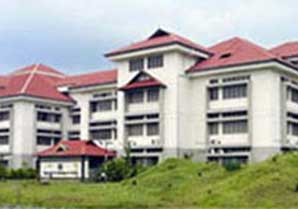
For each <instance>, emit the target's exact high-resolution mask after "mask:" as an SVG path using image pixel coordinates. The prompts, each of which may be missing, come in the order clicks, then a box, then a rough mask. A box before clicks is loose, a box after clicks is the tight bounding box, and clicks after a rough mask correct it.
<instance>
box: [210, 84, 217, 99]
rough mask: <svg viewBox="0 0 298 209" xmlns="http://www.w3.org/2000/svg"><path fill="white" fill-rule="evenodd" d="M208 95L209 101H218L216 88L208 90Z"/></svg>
mask: <svg viewBox="0 0 298 209" xmlns="http://www.w3.org/2000/svg"><path fill="white" fill-rule="evenodd" d="M208 94H209V100H210V101H214V100H218V88H217V87H213V88H209V92H208Z"/></svg>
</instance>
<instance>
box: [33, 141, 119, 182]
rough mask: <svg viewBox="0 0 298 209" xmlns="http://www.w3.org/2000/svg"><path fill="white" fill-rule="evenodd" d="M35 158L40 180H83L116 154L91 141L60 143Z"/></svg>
mask: <svg viewBox="0 0 298 209" xmlns="http://www.w3.org/2000/svg"><path fill="white" fill-rule="evenodd" d="M37 156H38V164H39V166H38V167H39V175H40V178H42V179H43V178H49V179H82V180H85V179H88V178H90V177H91V176H92V173H94V172H96V171H98V169H99V167H100V165H101V164H102V163H104V162H105V161H106V160H109V159H111V158H114V157H115V156H116V153H115V152H113V151H109V150H107V149H103V148H101V147H99V146H98V145H97V144H96V143H94V142H93V141H61V142H60V143H58V144H57V145H55V146H53V147H51V148H49V149H46V150H44V151H42V152H39V153H38V154H37Z"/></svg>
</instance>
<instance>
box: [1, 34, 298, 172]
mask: <svg viewBox="0 0 298 209" xmlns="http://www.w3.org/2000/svg"><path fill="white" fill-rule="evenodd" d="M106 57H107V58H108V59H109V60H111V61H113V62H114V63H115V66H116V69H114V70H108V71H99V72H95V73H89V74H83V75H77V76H68V75H64V74H62V73H60V72H58V71H56V70H54V69H52V68H50V67H47V66H44V65H41V64H40V65H32V66H29V67H26V68H23V69H21V70H19V71H16V72H14V73H12V74H10V75H4V76H0V86H1V88H0V105H1V109H0V161H1V162H2V164H5V165H6V166H9V167H13V168H18V167H22V166H23V165H24V164H27V165H29V166H34V165H35V157H34V154H35V153H36V152H39V151H41V150H44V149H46V148H49V147H51V146H52V145H54V144H56V143H58V142H59V141H60V140H90V139H92V140H97V141H98V142H99V143H100V144H101V145H102V146H103V147H105V148H108V149H113V150H115V151H117V153H118V155H119V156H121V155H123V154H124V148H125V147H130V150H131V156H132V157H133V161H134V162H142V163H145V164H155V163H158V162H160V161H162V160H164V159H166V158H170V157H179V158H183V157H187V158H192V159H194V160H197V161H207V160H209V161H219V162H227V161H229V160H231V159H234V160H238V161H240V162H257V161H262V160H264V159H266V158H268V157H270V156H272V155H274V154H276V153H280V152H284V151H290V150H296V149H297V148H298V64H297V60H298V43H296V42H291V43H286V44H282V45H280V46H277V47H275V48H273V49H264V48H262V47H260V46H257V45H256V44H253V43H251V42H249V41H247V40H244V39H241V38H233V39H229V40H227V41H224V42H221V43H218V44H216V45H214V46H212V47H209V48H207V47H203V46H200V45H198V44H195V43H194V42H192V41H190V40H188V39H186V38H183V37H181V36H178V35H175V34H172V33H169V32H166V31H163V30H158V31H156V32H155V33H154V34H153V35H152V36H150V37H149V38H148V39H146V40H144V41H141V42H137V43H135V44H132V45H130V46H127V47H123V48H120V49H119V50H115V51H113V52H111V53H108V54H106Z"/></svg>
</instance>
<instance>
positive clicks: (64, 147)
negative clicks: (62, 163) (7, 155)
mask: <svg viewBox="0 0 298 209" xmlns="http://www.w3.org/2000/svg"><path fill="white" fill-rule="evenodd" d="M37 156H38V157H79V156H96V157H104V156H109V157H115V156H116V152H114V151H110V150H107V149H104V148H102V147H99V146H98V145H96V144H95V143H94V142H92V141H83V140H78V141H65V140H62V141H60V142H59V143H58V144H56V145H54V146H52V147H50V148H48V149H46V150H44V151H41V152H38V153H37Z"/></svg>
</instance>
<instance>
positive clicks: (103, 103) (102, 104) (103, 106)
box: [97, 100, 112, 112]
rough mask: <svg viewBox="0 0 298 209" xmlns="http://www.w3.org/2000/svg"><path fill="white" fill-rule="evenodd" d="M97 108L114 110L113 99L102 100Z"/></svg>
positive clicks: (101, 110) (102, 110) (99, 109)
mask: <svg viewBox="0 0 298 209" xmlns="http://www.w3.org/2000/svg"><path fill="white" fill-rule="evenodd" d="M97 108H98V111H99V112H105V111H111V110H112V101H111V100H108V101H100V102H98V104H97Z"/></svg>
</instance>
